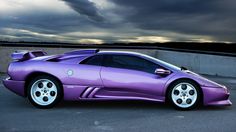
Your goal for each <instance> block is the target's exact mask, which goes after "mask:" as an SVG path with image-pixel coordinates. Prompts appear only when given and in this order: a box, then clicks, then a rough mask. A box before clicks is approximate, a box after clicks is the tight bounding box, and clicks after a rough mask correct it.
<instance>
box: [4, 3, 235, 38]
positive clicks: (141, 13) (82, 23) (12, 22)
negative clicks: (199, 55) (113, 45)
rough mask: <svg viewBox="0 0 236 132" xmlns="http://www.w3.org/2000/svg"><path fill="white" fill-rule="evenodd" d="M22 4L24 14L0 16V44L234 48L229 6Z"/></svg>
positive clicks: (205, 4)
mask: <svg viewBox="0 0 236 132" xmlns="http://www.w3.org/2000/svg"><path fill="white" fill-rule="evenodd" d="M14 1H15V3H14ZM22 1H24V2H25V3H22V5H21V6H22V7H24V8H23V9H22V10H24V9H27V10H26V11H22V12H19V11H17V10H16V11H14V12H13V11H8V10H7V9H6V11H5V12H3V11H4V10H3V11H2V12H0V39H2V38H8V37H9V38H12V39H13V40H31V41H34V40H35V41H58V40H60V41H75V42H77V41H78V40H80V39H99V40H104V41H105V42H117V41H120V40H121V41H122V42H125V41H126V40H127V41H129V40H132V39H138V37H141V39H142V41H143V40H144V41H145V36H147V39H150V38H151V39H152V36H154V37H155V36H157V37H159V36H160V37H166V38H167V39H169V40H171V41H194V40H196V39H201V38H203V39H205V38H207V39H208V38H210V39H211V40H213V41H231V42H236V28H235V27H236V17H235V12H236V8H235V7H236V1H235V0H224V1H223V0H207V1H202V0H101V1H100V0H54V1H53V2H51V3H55V6H53V5H51V6H49V7H47V6H48V5H47V2H48V1H47V0H45V4H41V6H39V7H37V6H36V7H35V8H37V9H34V8H31V4H33V3H31V4H30V2H28V1H27V0H22ZM1 2H3V1H0V5H1ZM8 2H11V1H8ZM12 2H13V3H12V4H13V5H14V4H15V5H17V4H19V3H18V2H17V0H12ZM37 2H40V1H36V4H35V5H37ZM26 3H29V5H28V6H26V5H25V4H26ZM39 4H40V3H39ZM9 6H10V4H9ZM45 6H46V7H45ZM58 6H60V7H58ZM16 8H19V9H21V8H20V7H18V6H17V7H16ZM42 8H44V9H42ZM0 11H1V9H0ZM77 32H78V33H77ZM96 33H97V34H96ZM86 35H87V36H86ZM143 36H144V37H143ZM148 36H151V37H148ZM139 39H140V38H139ZM154 40H155V38H154ZM147 42H148V40H147Z"/></svg>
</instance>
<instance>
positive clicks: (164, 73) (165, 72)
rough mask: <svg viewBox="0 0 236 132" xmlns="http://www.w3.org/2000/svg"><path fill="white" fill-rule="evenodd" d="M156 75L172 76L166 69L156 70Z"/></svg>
mask: <svg viewBox="0 0 236 132" xmlns="http://www.w3.org/2000/svg"><path fill="white" fill-rule="evenodd" d="M155 74H157V75H169V74H171V71H170V70H165V69H162V68H157V69H156V70H155Z"/></svg>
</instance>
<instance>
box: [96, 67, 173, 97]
mask: <svg viewBox="0 0 236 132" xmlns="http://www.w3.org/2000/svg"><path fill="white" fill-rule="evenodd" d="M101 77H102V81H103V83H104V89H103V91H100V93H98V94H99V95H97V96H99V97H110V98H112V97H114V98H116V97H117V98H118V97H124V98H133V97H137V98H149V99H151V98H153V99H158V100H160V101H163V100H164V98H165V96H163V87H164V86H165V83H166V81H167V80H168V79H169V78H170V77H160V76H158V75H155V74H150V73H145V72H141V71H135V70H128V69H120V68H110V67H102V70H101Z"/></svg>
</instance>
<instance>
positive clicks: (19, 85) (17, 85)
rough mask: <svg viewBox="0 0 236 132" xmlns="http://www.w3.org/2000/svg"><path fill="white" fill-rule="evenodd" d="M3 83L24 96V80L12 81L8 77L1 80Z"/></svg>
mask: <svg viewBox="0 0 236 132" xmlns="http://www.w3.org/2000/svg"><path fill="white" fill-rule="evenodd" d="M3 85H4V86H5V87H6V88H7V89H9V90H11V91H12V92H14V93H16V94H18V95H20V96H26V95H25V90H24V87H25V82H24V81H14V80H11V79H10V78H6V79H4V80H3Z"/></svg>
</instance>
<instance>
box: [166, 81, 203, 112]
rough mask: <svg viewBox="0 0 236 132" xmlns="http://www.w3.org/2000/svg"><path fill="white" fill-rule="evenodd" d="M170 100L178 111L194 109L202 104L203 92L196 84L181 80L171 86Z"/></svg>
mask: <svg viewBox="0 0 236 132" xmlns="http://www.w3.org/2000/svg"><path fill="white" fill-rule="evenodd" d="M168 99H169V101H170V102H171V103H172V105H174V106H175V108H177V109H181V110H188V109H193V108H196V106H198V105H199V104H200V100H201V92H200V91H199V87H198V85H196V84H195V83H194V82H192V81H189V80H180V81H176V82H174V83H173V84H172V85H171V87H170V90H169V92H168Z"/></svg>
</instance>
